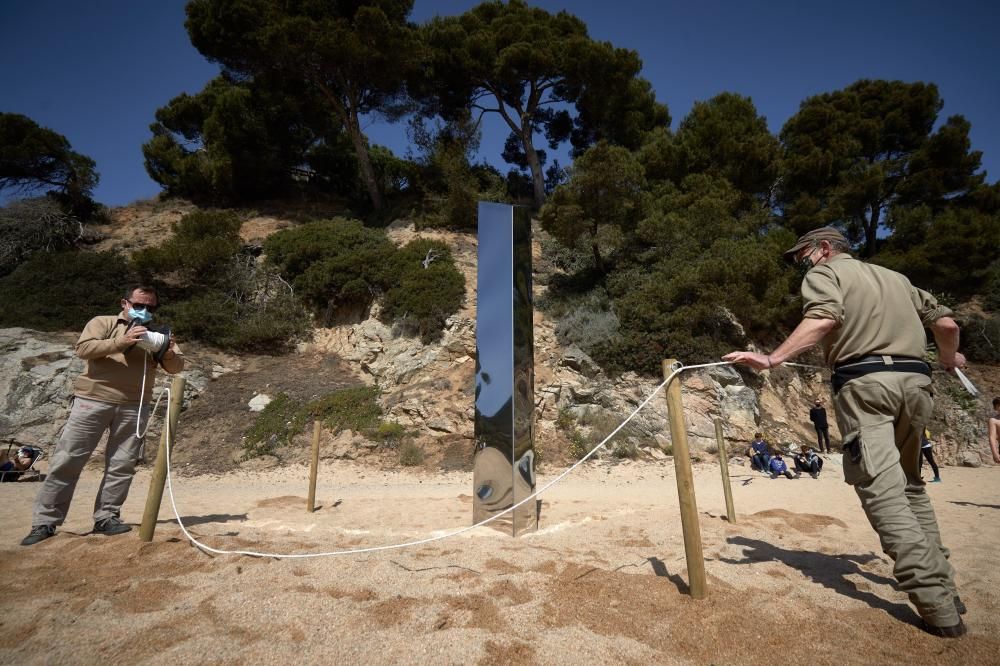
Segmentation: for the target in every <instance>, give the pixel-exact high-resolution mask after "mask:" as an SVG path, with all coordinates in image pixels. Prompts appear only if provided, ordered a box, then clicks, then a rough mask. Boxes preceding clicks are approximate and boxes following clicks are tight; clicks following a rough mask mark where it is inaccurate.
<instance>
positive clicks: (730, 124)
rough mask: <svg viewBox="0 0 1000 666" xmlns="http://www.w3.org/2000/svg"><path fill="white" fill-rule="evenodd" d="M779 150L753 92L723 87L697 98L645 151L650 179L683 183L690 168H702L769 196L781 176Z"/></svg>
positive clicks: (735, 185)
mask: <svg viewBox="0 0 1000 666" xmlns="http://www.w3.org/2000/svg"><path fill="white" fill-rule="evenodd" d="M779 151H780V145H779V143H778V140H777V139H776V138H775V137H774V135H773V134H771V132H770V131H769V130H768V129H767V121H766V120H765V119H764V118H763V116H760V115H758V114H757V109H756V108H755V107H754V105H753V102H752V101H751V100H750V98H749V97H743V96H741V95H736V94H733V93H722V94H721V95H716V96H715V97H713V98H712V99H710V100H709V101H707V102H696V103H695V105H694V108H693V109H692V110H691V113H689V114H688V115H687V116H686V117H685V118H684V120H683V121H681V124H680V127H679V128H678V129H677V133H676V134H675V135H673V136H671V135H670V134H669V132H666V131H662V130H661V131H658V132H655V133H654V134H652V135H651V136H650V140H649V142H648V143H647V144H646V145H645V146H644V147H643V149H642V152H641V155H642V160H643V163H644V164H645V165H646V169H647V170H646V175H647V176H648V177H649V178H650V179H653V180H668V179H669V180H672V181H673V182H674V183H675V184H677V185H679V184H680V183H681V181H683V180H684V178H685V177H687V176H688V175H689V174H693V173H703V174H708V175H710V176H713V177H719V178H724V179H726V180H727V181H728V182H729V183H730V184H731V185H732V186H733V188H734V189H736V190H738V191H740V192H743V193H745V194H747V195H750V196H753V197H755V198H757V199H764V200H765V201H767V200H768V199H769V196H770V192H771V189H772V188H773V187H774V185H775V183H776V181H777V179H778V168H779V159H778V158H779Z"/></svg>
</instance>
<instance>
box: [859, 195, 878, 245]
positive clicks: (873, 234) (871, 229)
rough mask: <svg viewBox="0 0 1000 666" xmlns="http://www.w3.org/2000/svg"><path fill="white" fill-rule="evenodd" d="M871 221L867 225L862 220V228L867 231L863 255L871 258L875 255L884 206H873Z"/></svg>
mask: <svg viewBox="0 0 1000 666" xmlns="http://www.w3.org/2000/svg"><path fill="white" fill-rule="evenodd" d="M871 211H872V214H871V219H870V220H869V221H868V223H867V224H866V223H865V221H864V218H862V221H861V226H862V227H864V230H865V249H864V251H863V253H862V255H863V256H864V257H866V258H867V257H871V256H873V255H874V254H875V242H876V241H877V240H878V223H879V220H881V219H882V205H881V204H878V203H873V204H871Z"/></svg>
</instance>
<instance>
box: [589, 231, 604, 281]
mask: <svg viewBox="0 0 1000 666" xmlns="http://www.w3.org/2000/svg"><path fill="white" fill-rule="evenodd" d="M590 249H591V250H593V252H594V265H595V266H597V270H598V271H599V272H600V273H601V275H606V274H607V272H608V271H607V270H606V269H605V268H604V258H603V257H602V256H601V248H599V247H598V246H597V240H596V239H594V240H592V241H591V243H590Z"/></svg>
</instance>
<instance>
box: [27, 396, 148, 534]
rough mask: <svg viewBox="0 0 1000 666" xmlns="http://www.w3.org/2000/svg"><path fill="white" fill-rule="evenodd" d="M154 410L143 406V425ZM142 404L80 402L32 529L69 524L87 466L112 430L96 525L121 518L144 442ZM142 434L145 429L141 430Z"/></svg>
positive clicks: (75, 405)
mask: <svg viewBox="0 0 1000 666" xmlns="http://www.w3.org/2000/svg"><path fill="white" fill-rule="evenodd" d="M147 412H148V406H144V407H143V419H142V420H143V427H145V420H146V419H145V415H146V413H147ZM138 415H139V405H137V404H131V405H114V404H111V403H108V402H100V401H99V400H88V399H86V398H80V397H77V398H74V400H73V408H72V409H71V410H70V414H69V420H68V421H66V426H65V427H64V428H63V431H62V436H61V437H60V438H59V443H58V444H57V445H56V450H55V452H54V453H53V454H52V459H51V463H50V465H49V472H48V475H47V476H46V477H45V481H44V483H42V487H41V488H40V489H39V490H38V496H37V497H36V498H35V508H34V515H33V516H32V518H31V525H32V527H35V526H37V525H61V524H62V523H63V521H65V520H66V514H67V513H68V512H69V505H70V502H71V501H72V500H73V492H74V491H75V490H76V482H77V481H78V480H79V479H80V473H81V472H83V467H84V465H86V464H87V460H89V459H90V455H91V454H92V453H93V452H94V449H95V448H97V445H98V444H99V443H100V441H101V437H103V436H104V432H105V431H109V435H108V445H107V446H106V447H105V452H104V478H103V479H102V480H101V486H100V488H98V490H97V498H96V499H95V500H94V522H98V521H101V520H104V519H105V518H110V517H111V516H115V517H117V516H118V515H119V514H120V512H121V509H122V504H124V503H125V498H126V497H128V491H129V487H130V486H131V485H132V477H133V476H134V475H135V464H136V462H137V461H138V459H139V451H140V449H141V446H142V443H141V441H140V440H139V439H138V438H137V437H136V436H135V431H136V418H137V417H138ZM140 432H141V429H140Z"/></svg>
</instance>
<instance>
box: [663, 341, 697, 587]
mask: <svg viewBox="0 0 1000 666" xmlns="http://www.w3.org/2000/svg"><path fill="white" fill-rule="evenodd" d="M675 363H677V361H676V360H674V359H667V360H665V361H664V362H663V378H664V379H666V378H667V377H669V376H670V375H671V374H672V373H673V370H674V368H673V366H674V364H675ZM667 412H668V415H669V417H670V439H671V441H672V442H673V448H674V474H675V475H676V476H677V499H678V502H679V505H680V509H681V530H682V531H683V532H684V555H685V557H686V558H687V568H688V578H689V579H690V580H689V582H688V586H689V587H690V592H691V596H692V597H693V598H694V599H704V598H705V594H706V582H705V556H704V554H703V552H702V546H701V527H700V526H699V524H698V503H697V502H696V501H695V496H694V473H693V472H692V471H691V455H690V453H689V452H688V441H687V428H686V426H685V425H684V405H683V403H682V402H681V382H680V379H679V377H674V378H673V380H671V382H670V383H669V384H667Z"/></svg>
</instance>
